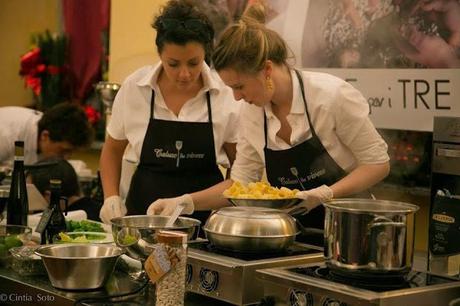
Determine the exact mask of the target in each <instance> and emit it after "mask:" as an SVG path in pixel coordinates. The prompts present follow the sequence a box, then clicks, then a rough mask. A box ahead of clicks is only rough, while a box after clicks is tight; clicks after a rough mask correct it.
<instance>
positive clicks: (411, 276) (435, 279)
mask: <svg viewBox="0 0 460 306" xmlns="http://www.w3.org/2000/svg"><path fill="white" fill-rule="evenodd" d="M287 270H288V271H290V272H293V273H297V274H302V275H306V276H309V277H314V278H319V279H323V280H327V281H331V282H336V283H341V284H345V285H349V286H353V287H356V288H359V289H366V290H370V291H375V292H386V291H392V290H399V289H407V288H418V287H426V286H430V285H437V284H442V283H451V282H456V281H459V279H455V278H450V277H444V276H439V275H433V274H429V273H426V272H420V271H416V270H410V271H409V272H408V273H407V274H397V275H395V274H393V275H392V274H388V275H382V274H380V275H378V276H376V275H370V276H365V275H363V274H360V275H354V274H350V273H348V274H347V273H343V272H341V271H340V272H339V271H335V270H331V269H330V268H328V267H327V266H326V265H318V266H309V267H297V268H292V269H287Z"/></svg>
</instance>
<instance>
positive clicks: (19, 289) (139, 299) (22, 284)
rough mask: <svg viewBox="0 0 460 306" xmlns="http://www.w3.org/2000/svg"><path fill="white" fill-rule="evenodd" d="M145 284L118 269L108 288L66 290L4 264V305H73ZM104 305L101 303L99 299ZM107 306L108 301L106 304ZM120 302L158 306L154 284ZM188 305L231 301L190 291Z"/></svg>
mask: <svg viewBox="0 0 460 306" xmlns="http://www.w3.org/2000/svg"><path fill="white" fill-rule="evenodd" d="M141 286H142V283H141V282H137V281H134V280H132V279H131V278H130V277H129V276H128V275H127V274H126V273H124V272H121V271H118V270H116V271H115V272H114V274H113V275H112V277H111V278H110V279H109V281H108V282H107V284H106V285H105V287H104V288H102V289H100V290H95V291H64V290H59V289H56V288H54V287H53V286H51V283H50V281H49V280H48V276H47V275H41V276H21V275H19V274H17V273H16V272H14V271H13V270H11V269H6V268H5V267H0V304H1V305H14V306H20V305H29V306H30V305H59V306H66V305H73V304H74V302H75V301H76V300H77V299H79V298H83V297H85V298H86V297H100V296H104V295H107V294H122V293H126V292H131V291H134V290H136V289H138V288H140V287H141ZM99 304H100V302H99ZM85 305H88V304H85ZM105 305H107V303H105ZM116 305H145V306H153V305H155V296H154V287H153V286H152V285H149V286H148V288H146V289H145V290H144V291H143V294H138V295H137V296H134V297H131V298H130V299H126V300H123V303H120V302H118V303H117V304H116ZM185 305H186V306H208V305H209V306H211V305H213V306H214V305H215V306H229V305H230V304H228V303H224V302H221V301H217V300H215V299H211V298H207V297H204V296H201V295H197V294H194V293H187V294H186V297H185Z"/></svg>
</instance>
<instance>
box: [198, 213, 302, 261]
mask: <svg viewBox="0 0 460 306" xmlns="http://www.w3.org/2000/svg"><path fill="white" fill-rule="evenodd" d="M203 229H204V231H205V232H206V237H207V238H208V240H209V241H210V242H211V243H212V244H214V245H215V246H216V247H217V248H220V249H224V250H230V251H236V252H246V253H259V252H281V251H283V250H285V249H286V248H287V247H289V246H290V245H291V244H292V243H293V242H294V240H295V236H296V235H297V234H298V233H299V232H298V231H297V226H296V220H295V219H294V218H293V217H291V216H290V215H288V214H286V213H284V212H282V211H280V210H276V209H270V208H263V207H225V208H222V209H220V210H218V211H217V212H215V213H214V214H212V215H211V216H210V217H209V219H208V220H207V221H206V224H205V226H204V227H203Z"/></svg>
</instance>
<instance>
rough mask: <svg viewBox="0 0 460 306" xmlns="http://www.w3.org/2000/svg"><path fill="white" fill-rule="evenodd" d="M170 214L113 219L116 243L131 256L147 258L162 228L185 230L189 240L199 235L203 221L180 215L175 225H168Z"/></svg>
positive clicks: (140, 258) (113, 232)
mask: <svg viewBox="0 0 460 306" xmlns="http://www.w3.org/2000/svg"><path fill="white" fill-rule="evenodd" d="M168 219H169V216H158V215H156V216H155V215H154V216H146V215H139V216H126V217H120V218H115V219H112V220H111V222H112V235H113V240H114V241H115V243H116V244H117V245H118V246H120V247H122V248H124V249H125V250H126V253H127V255H128V256H129V257H131V258H134V259H139V260H145V259H147V257H148V256H149V255H150V253H152V251H153V248H154V244H155V243H156V242H157V240H156V234H157V233H158V232H159V231H160V230H172V231H183V232H186V233H187V234H188V239H189V240H194V239H196V238H197V237H198V232H199V228H200V225H201V222H200V221H199V220H196V219H192V218H186V217H179V218H177V220H176V222H174V224H173V226H171V227H166V222H167V221H168Z"/></svg>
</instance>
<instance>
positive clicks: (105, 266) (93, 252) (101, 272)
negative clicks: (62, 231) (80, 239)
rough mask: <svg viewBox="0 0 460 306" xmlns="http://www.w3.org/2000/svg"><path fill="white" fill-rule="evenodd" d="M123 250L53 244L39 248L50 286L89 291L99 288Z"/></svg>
mask: <svg viewBox="0 0 460 306" xmlns="http://www.w3.org/2000/svg"><path fill="white" fill-rule="evenodd" d="M123 253H124V251H123V250H122V249H121V248H119V247H117V246H115V245H108V244H87V243H82V244H76V243H75V244H74V243H72V244H56V245H46V246H42V247H40V248H38V249H37V250H36V251H35V254H37V255H38V256H40V257H41V258H42V260H43V263H44V264H45V268H46V271H47V273H48V277H49V279H50V281H51V284H52V285H53V287H56V288H59V289H66V290H90V289H97V288H100V287H102V286H103V285H104V284H105V282H106V281H107V280H108V278H109V276H110V275H111V274H112V272H113V270H114V268H115V264H116V262H117V259H118V258H119V257H120V255H122V254H123Z"/></svg>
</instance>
